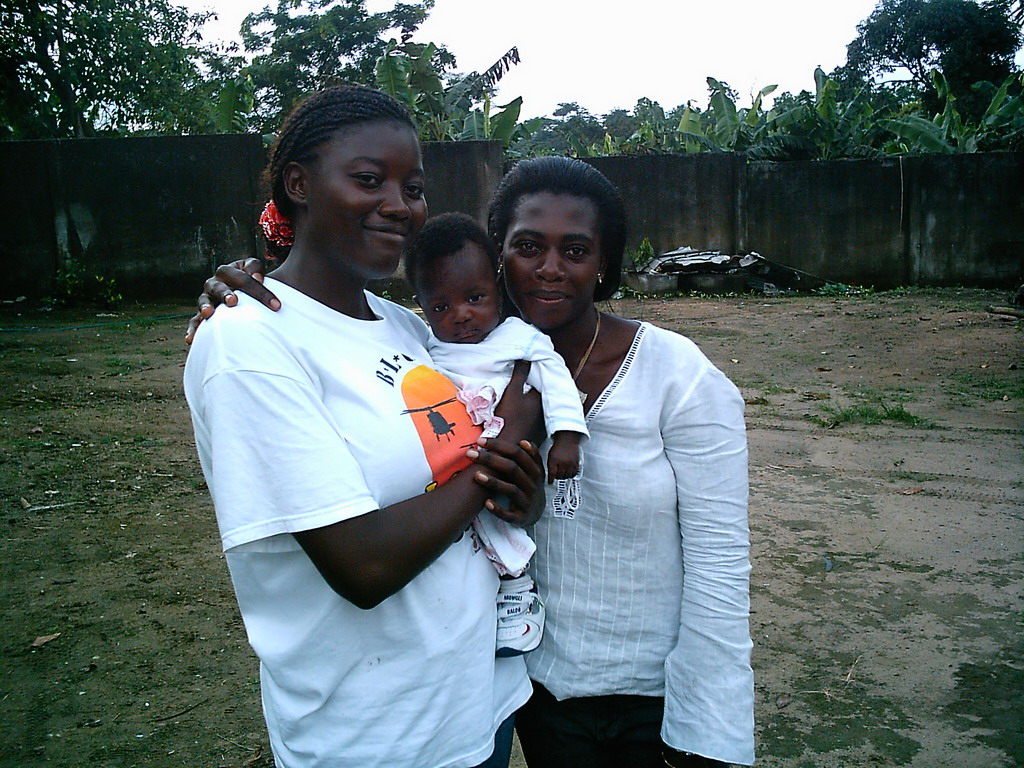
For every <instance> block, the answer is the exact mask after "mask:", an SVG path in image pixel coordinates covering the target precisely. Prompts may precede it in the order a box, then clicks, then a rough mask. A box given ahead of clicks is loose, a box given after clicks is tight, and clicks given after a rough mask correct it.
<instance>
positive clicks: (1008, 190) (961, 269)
mask: <svg viewBox="0 0 1024 768" xmlns="http://www.w3.org/2000/svg"><path fill="white" fill-rule="evenodd" d="M904 170H905V172H906V176H907V179H908V184H907V189H908V195H907V197H908V199H907V203H906V208H907V215H906V222H907V227H906V245H907V250H906V268H905V273H906V278H907V282H909V283H920V284H924V285H944V284H945V285H950V284H965V285H995V286H1000V285H1019V284H1020V283H1022V282H1024V153H1020V152H1017V153H1009V152H992V153H985V154H979V155H959V156H953V157H912V158H907V159H906V160H904ZM1008 277H1009V278H1010V280H1009V281H1007V278H1008Z"/></svg>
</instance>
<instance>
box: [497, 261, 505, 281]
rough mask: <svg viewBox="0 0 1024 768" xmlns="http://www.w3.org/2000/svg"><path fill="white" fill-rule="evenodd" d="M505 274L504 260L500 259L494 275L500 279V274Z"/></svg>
mask: <svg viewBox="0 0 1024 768" xmlns="http://www.w3.org/2000/svg"><path fill="white" fill-rule="evenodd" d="M503 274H505V260H504V259H502V260H501V261H499V262H498V271H497V272H496V273H495V277H497V278H498V279H499V280H501V276H502V275H503Z"/></svg>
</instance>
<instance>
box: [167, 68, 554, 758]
mask: <svg viewBox="0 0 1024 768" xmlns="http://www.w3.org/2000/svg"><path fill="white" fill-rule="evenodd" d="M266 176H267V181H268V185H269V186H270V188H271V192H272V197H273V200H274V202H275V205H276V207H277V208H278V209H280V211H281V213H282V214H283V215H284V216H286V217H287V218H288V220H289V221H290V222H291V225H292V227H293V232H290V233H288V234H291V235H292V236H293V242H292V243H291V247H290V253H289V255H288V258H287V260H286V261H285V262H284V264H283V265H282V266H281V267H280V268H279V269H277V270H276V271H275V272H274V273H273V275H272V276H271V277H268V278H267V283H268V285H269V286H272V287H273V290H274V291H275V292H276V293H277V294H278V295H280V296H282V297H283V298H284V306H282V307H281V308H280V310H279V311H277V312H274V311H270V310H269V309H267V308H266V307H263V306H262V305H260V304H259V303H258V302H256V301H253V300H250V299H248V297H246V298H244V299H242V300H241V301H239V302H238V306H237V307H236V308H235V309H233V310H231V311H225V312H219V313H217V314H216V316H214V317H213V318H211V320H210V321H209V322H207V323H204V324H203V327H202V328H201V329H200V330H199V331H198V333H197V334H196V335H195V339H194V343H193V345H192V348H191V350H190V354H189V360H188V363H187V365H186V370H185V391H186V396H187V398H188V402H189V406H190V408H191V411H192V416H193V424H194V427H195V433H196V443H197V447H198V450H199V455H200V460H201V462H202V466H203V472H204V474H205V476H206V478H207V482H208V485H209V487H210V491H211V495H212V496H213V501H214V506H215V508H216V513H217V521H218V525H219V527H220V533H221V538H222V543H223V547H224V550H225V553H226V559H227V562H228V566H229V569H230V571H231V576H232V580H233V583H234V586H235V590H236V594H237V597H238V603H239V608H240V610H241V613H242V617H243V619H244V621H245V625H246V631H247V634H248V637H249V641H250V643H251V644H252V646H253V648H254V650H255V651H256V653H257V655H258V656H259V659H260V672H261V687H262V697H263V705H264V713H265V716H266V720H267V726H268V731H269V734H270V741H271V745H272V748H273V751H274V757H275V761H276V763H277V765H279V766H280V767H281V768H326V767H328V766H329V767H330V768H347V767H351V768H356V767H358V768H367V767H368V766H381V767H382V768H383V767H384V766H387V767H388V768H472V767H473V766H479V765H486V766H488V768H491V766H505V765H507V763H508V755H509V744H510V740H511V733H510V725H509V721H510V719H511V715H512V713H513V712H514V711H515V710H516V709H518V708H519V707H520V706H521V705H522V704H523V703H524V701H525V700H526V698H527V697H528V696H529V691H530V686H529V681H528V679H527V677H526V672H525V668H524V665H523V661H522V659H521V658H511V659H495V656H494V633H495V619H496V617H495V605H494V595H495V593H496V591H497V581H498V579H497V574H496V573H495V571H494V569H493V568H492V567H491V566H490V565H489V562H488V560H487V558H486V557H485V555H484V553H483V552H481V551H480V550H479V547H478V546H476V545H475V543H474V541H473V539H472V537H471V536H469V535H467V534H466V530H467V527H468V526H469V524H470V521H471V520H472V518H473V517H474V516H475V515H476V514H477V512H478V511H479V509H480V507H481V506H482V505H483V506H486V507H487V508H488V509H489V510H491V511H492V512H493V513H494V514H495V515H498V516H500V517H501V518H503V519H504V520H507V521H509V522H512V523H515V524H519V525H522V524H527V523H532V522H534V521H535V520H536V519H537V516H538V513H539V509H540V502H539V498H540V497H541V494H540V493H539V492H538V491H539V489H540V487H541V486H542V485H543V477H542V468H541V465H540V461H539V455H538V452H537V449H536V448H535V446H534V445H532V444H531V443H529V442H527V441H526V440H525V439H524V438H525V437H526V435H527V434H528V432H529V431H530V430H531V428H532V427H533V425H534V422H535V421H536V419H537V416H538V413H539V407H538V403H537V402H536V398H527V397H524V396H523V395H522V394H521V393H522V387H521V386H519V387H515V386H513V387H510V388H509V394H508V395H507V396H506V397H505V398H503V400H502V402H501V404H500V406H499V412H500V415H501V416H502V418H503V419H504V421H505V428H504V429H503V430H502V432H501V434H500V435H499V436H498V437H497V438H488V439H480V438H479V435H480V429H479V427H476V426H474V425H473V424H472V422H471V421H470V419H469V416H468V414H467V413H466V411H465V408H464V407H463V405H462V404H461V403H459V402H458V401H457V400H456V399H455V393H456V390H455V386H454V385H453V384H452V383H451V382H450V381H449V380H448V379H447V378H445V377H444V376H443V375H442V374H440V373H438V372H437V371H436V370H434V369H433V367H432V365H431V360H430V357H429V355H428V353H427V350H426V348H425V344H426V340H427V334H426V329H425V327H424V326H423V324H422V322H421V321H420V320H419V319H418V318H416V317H415V316H414V315H413V314H412V313H411V312H409V311H408V310H405V309H404V308H402V307H399V306H398V305H395V304H392V303H391V302H387V301H384V300H382V299H379V298H378V297H376V296H373V295H372V294H370V293H368V292H367V291H366V290H365V289H366V283H367V281H368V280H370V279H374V278H381V277H387V276H388V275H390V274H392V273H393V272H394V270H395V268H396V267H397V265H398V261H399V258H400V256H401V254H402V251H403V249H404V247H405V246H406V244H407V243H408V242H409V240H410V239H411V238H412V237H413V236H414V235H415V234H416V232H417V231H418V230H419V228H420V227H421V226H422V224H423V222H424V220H425V219H426V216H427V207H426V201H425V199H424V180H423V170H422V162H421V157H420V147H419V143H418V141H417V136H416V131H415V129H414V127H413V125H412V123H411V121H410V119H409V116H408V114H407V113H406V111H405V110H404V108H402V107H401V106H400V105H399V104H398V103H397V102H396V101H395V100H393V99H391V98H389V97H387V96H384V95H383V94H381V93H379V92H377V91H374V90H371V89H367V88H361V87H338V88H331V89H328V90H326V91H322V92H320V93H318V94H314V95H313V96H311V97H309V98H307V99H306V100H304V101H303V102H301V103H300V104H299V105H298V106H297V107H296V108H295V110H294V111H293V112H292V113H291V114H290V115H289V117H288V118H287V119H286V120H285V123H284V125H283V127H282V129H281V132H280V134H279V135H278V138H277V140H276V142H275V144H274V147H273V148H272V150H271V157H270V163H269V166H268V168H267V173H266ZM516 375H517V379H516V381H518V382H519V383H521V382H522V380H523V379H524V377H525V373H524V372H523V371H520V372H519V373H517V374H516ZM240 413H249V414H256V415H258V417H259V419H260V422H261V424H262V425H263V429H261V430H259V433H258V434H244V435H243V434H241V433H240V431H239V430H237V429H236V428H235V427H234V422H235V421H236V420H237V418H238V415H239V414H240ZM498 494H501V495H502V498H507V499H508V503H507V504H506V505H505V506H501V505H499V504H496V503H495V502H494V498H495V496H496V495H498ZM496 733H497V734H498V736H497V740H496Z"/></svg>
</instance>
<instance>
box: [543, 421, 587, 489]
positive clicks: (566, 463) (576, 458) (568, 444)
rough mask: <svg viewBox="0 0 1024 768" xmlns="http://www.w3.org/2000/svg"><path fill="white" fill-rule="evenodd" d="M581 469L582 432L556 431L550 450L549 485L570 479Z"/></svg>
mask: <svg viewBox="0 0 1024 768" xmlns="http://www.w3.org/2000/svg"><path fill="white" fill-rule="evenodd" d="M579 471H580V433H579V432H555V434H554V435H553V436H552V438H551V450H550V451H548V485H550V484H551V483H553V482H555V480H568V479H569V478H571V477H576V474H577V473H578V472H579Z"/></svg>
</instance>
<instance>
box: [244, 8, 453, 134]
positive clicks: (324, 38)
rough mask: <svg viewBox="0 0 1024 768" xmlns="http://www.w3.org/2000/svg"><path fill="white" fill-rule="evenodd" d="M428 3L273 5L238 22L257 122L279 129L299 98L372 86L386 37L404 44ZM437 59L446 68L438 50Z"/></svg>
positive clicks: (443, 55) (263, 127)
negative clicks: (336, 86) (349, 85)
mask: <svg viewBox="0 0 1024 768" xmlns="http://www.w3.org/2000/svg"><path fill="white" fill-rule="evenodd" d="M433 5H434V0H413V2H412V3H398V4H396V5H395V7H394V9H393V10H390V11H383V12H380V13H370V12H369V11H367V9H366V0H277V6H276V9H274V10H271V8H270V7H269V6H267V7H264V8H263V10H262V11H259V12H258V13H251V14H249V15H248V16H247V17H246V18H245V20H244V21H243V22H242V42H243V44H244V46H245V49H246V51H247V52H249V53H250V54H253V58H252V63H251V64H250V65H249V67H248V68H247V73H248V74H249V76H251V77H252V80H253V85H254V88H255V98H256V105H257V107H256V111H257V116H256V125H255V126H254V127H255V128H257V129H258V130H260V131H261V132H262V133H270V132H272V131H274V130H276V129H277V126H278V125H279V124H280V122H281V118H282V117H283V116H284V114H286V113H287V112H288V110H290V109H291V108H292V106H293V105H294V104H295V102H297V101H298V100H299V99H300V98H302V97H303V96H304V95H306V94H307V93H309V92H311V91H315V90H317V89H319V88H323V87H325V86H327V85H331V84H332V83H338V82H342V81H348V82H353V83H361V84H363V85H373V83H374V64H375V62H376V61H377V59H378V58H379V57H380V56H381V55H382V54H383V53H384V52H385V48H386V46H387V41H386V40H385V38H384V34H385V33H386V32H388V31H389V30H395V29H397V30H399V31H400V33H401V36H402V39H403V42H405V41H408V39H409V37H410V36H411V35H412V33H413V32H414V31H415V30H416V29H417V28H418V27H419V26H420V24H422V23H423V21H424V20H425V19H426V17H427V13H428V12H429V10H430V9H431V8H432V7H433ZM436 56H437V57H439V58H440V59H441V61H442V62H443V63H446V64H447V65H449V66H450V65H451V64H453V63H454V58H453V57H452V56H451V54H449V53H448V52H447V51H446V50H444V49H443V48H438V49H437V53H436Z"/></svg>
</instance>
